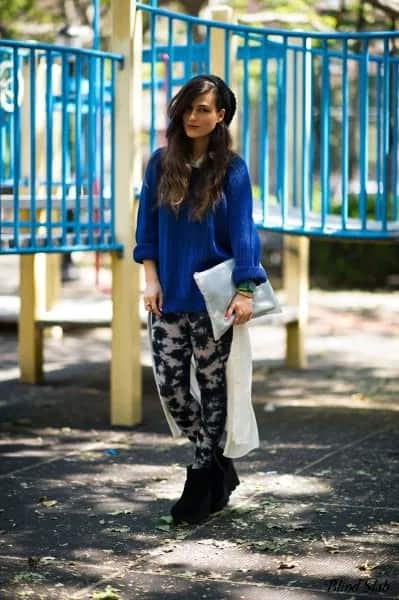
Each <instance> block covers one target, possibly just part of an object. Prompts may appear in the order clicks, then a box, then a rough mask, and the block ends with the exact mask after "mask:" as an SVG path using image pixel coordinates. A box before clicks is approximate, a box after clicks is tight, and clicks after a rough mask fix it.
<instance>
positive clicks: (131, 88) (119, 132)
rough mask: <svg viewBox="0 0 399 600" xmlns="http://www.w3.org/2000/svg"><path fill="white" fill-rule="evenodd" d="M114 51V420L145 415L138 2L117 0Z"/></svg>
mask: <svg viewBox="0 0 399 600" xmlns="http://www.w3.org/2000/svg"><path fill="white" fill-rule="evenodd" d="M112 23H113V25H112V51H113V52H117V53H120V54H123V56H124V67H123V69H122V70H120V71H118V77H117V82H116V91H115V102H116V110H115V129H116V131H115V134H116V143H115V151H116V161H115V164H116V172H115V182H116V189H115V194H116V197H115V227H116V236H117V240H118V241H119V242H121V243H122V244H123V245H124V254H123V256H119V255H118V254H117V253H115V252H114V253H113V254H112V303H113V317H112V358H111V423H112V425H135V424H137V423H140V422H141V420H142V380H141V379H142V378H141V339H140V338H141V336H140V318H139V265H137V264H136V263H134V262H133V259H132V252H131V250H132V246H133V240H134V231H135V221H136V215H135V211H134V198H133V193H134V187H135V184H136V185H137V184H138V183H139V181H140V180H141V163H142V161H141V139H140V132H141V114H142V113H141V52H142V17H141V11H136V2H135V1H131V0H113V2H112Z"/></svg>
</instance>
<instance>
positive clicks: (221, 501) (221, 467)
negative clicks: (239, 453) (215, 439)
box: [210, 446, 240, 513]
mask: <svg viewBox="0 0 399 600" xmlns="http://www.w3.org/2000/svg"><path fill="white" fill-rule="evenodd" d="M211 480H212V502H211V509H210V512H211V513H214V512H217V511H218V510H222V508H224V507H225V506H226V505H227V503H228V501H229V498H230V494H231V492H232V491H233V490H234V489H235V488H236V487H237V486H238V485H239V483H240V480H239V478H238V475H237V472H236V470H235V468H234V463H233V461H232V459H231V458H228V457H227V456H223V449H222V448H220V447H219V446H217V447H216V448H215V450H214V452H213V460H212V466H211Z"/></svg>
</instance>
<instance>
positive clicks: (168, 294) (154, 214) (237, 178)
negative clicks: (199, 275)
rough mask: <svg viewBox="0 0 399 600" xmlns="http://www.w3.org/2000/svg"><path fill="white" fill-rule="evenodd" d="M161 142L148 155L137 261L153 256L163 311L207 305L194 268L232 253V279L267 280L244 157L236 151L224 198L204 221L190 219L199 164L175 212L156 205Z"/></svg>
mask: <svg viewBox="0 0 399 600" xmlns="http://www.w3.org/2000/svg"><path fill="white" fill-rule="evenodd" d="M161 154H162V148H159V149H158V150H156V151H155V152H154V154H153V155H152V156H151V158H150V160H149V161H148V164H147V168H146V171H145V175H144V179H143V185H142V189H141V194H140V203H139V210H138V216H137V228H136V246H135V247H134V250H133V258H134V260H135V261H136V262H139V263H142V262H143V260H146V259H151V260H154V261H156V263H157V268H158V276H159V281H160V284H161V288H162V292H163V314H166V313H172V312H203V311H206V306H205V302H204V299H203V297H202V295H201V292H200V291H199V289H198V287H197V285H196V283H195V281H194V278H193V274H194V273H195V271H203V270H205V269H209V268H210V267H214V266H215V265H217V264H219V263H220V262H223V261H225V260H227V259H229V258H234V259H235V268H234V271H233V280H234V283H235V285H238V284H239V283H240V282H242V281H246V280H253V281H255V283H256V284H260V283H263V282H264V281H266V278H267V276H266V273H265V271H264V269H263V267H262V266H261V265H260V252H261V245H260V240H259V236H258V232H257V230H256V227H255V224H254V221H253V217H252V189H251V183H250V178H249V173H248V168H247V165H246V163H245V161H244V160H243V159H242V158H241V157H239V156H235V157H234V158H233V159H232V161H231V163H230V165H229V166H228V168H227V171H226V175H225V181H224V185H223V195H222V198H221V199H220V200H219V201H218V202H217V204H216V207H215V208H214V210H210V211H208V213H207V214H206V215H205V216H204V217H203V219H202V221H201V222H199V221H193V220H190V219H189V210H190V197H192V190H193V189H194V186H195V185H196V182H198V181H199V178H200V177H201V168H200V167H199V168H196V167H193V168H192V173H191V179H190V183H189V188H188V192H187V197H186V199H185V200H184V202H183V203H182V204H181V205H180V210H179V214H178V216H176V215H175V214H174V212H173V211H172V210H171V208H169V207H168V206H165V205H164V206H159V207H158V206H156V189H157V182H158V177H159V174H160V173H159V167H160V162H161Z"/></svg>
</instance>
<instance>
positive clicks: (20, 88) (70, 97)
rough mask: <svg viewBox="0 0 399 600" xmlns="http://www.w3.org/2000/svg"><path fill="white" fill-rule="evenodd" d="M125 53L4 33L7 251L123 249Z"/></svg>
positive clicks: (2, 245) (0, 46)
mask: <svg viewBox="0 0 399 600" xmlns="http://www.w3.org/2000/svg"><path fill="white" fill-rule="evenodd" d="M121 62H122V57H121V56H117V55H113V54H110V53H105V52H100V51H97V50H83V49H72V48H65V47H61V46H53V45H47V44H39V43H29V42H16V41H5V40H0V78H1V84H2V85H1V92H0V253H3V254H4V253H14V254H15V253H17V254H23V253H32V252H68V251H71V250H112V249H120V248H121V246H120V244H118V243H117V240H116V239H115V232H114V206H113V203H114V193H113V190H114V177H115V169H114V165H115V160H114V154H115V137H114V117H115V114H114V113H115V99H114V95H115V66H116V65H118V63H121Z"/></svg>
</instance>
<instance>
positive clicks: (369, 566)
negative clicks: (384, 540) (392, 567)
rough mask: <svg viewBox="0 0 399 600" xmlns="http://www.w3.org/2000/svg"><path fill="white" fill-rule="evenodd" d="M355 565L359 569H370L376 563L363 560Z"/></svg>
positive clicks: (375, 565)
mask: <svg viewBox="0 0 399 600" xmlns="http://www.w3.org/2000/svg"><path fill="white" fill-rule="evenodd" d="M356 566H357V568H358V569H359V570H360V571H372V570H373V569H375V568H376V567H377V566H378V564H377V563H375V564H374V565H373V564H371V563H370V562H369V561H368V560H366V562H364V563H362V564H360V565H356Z"/></svg>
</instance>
